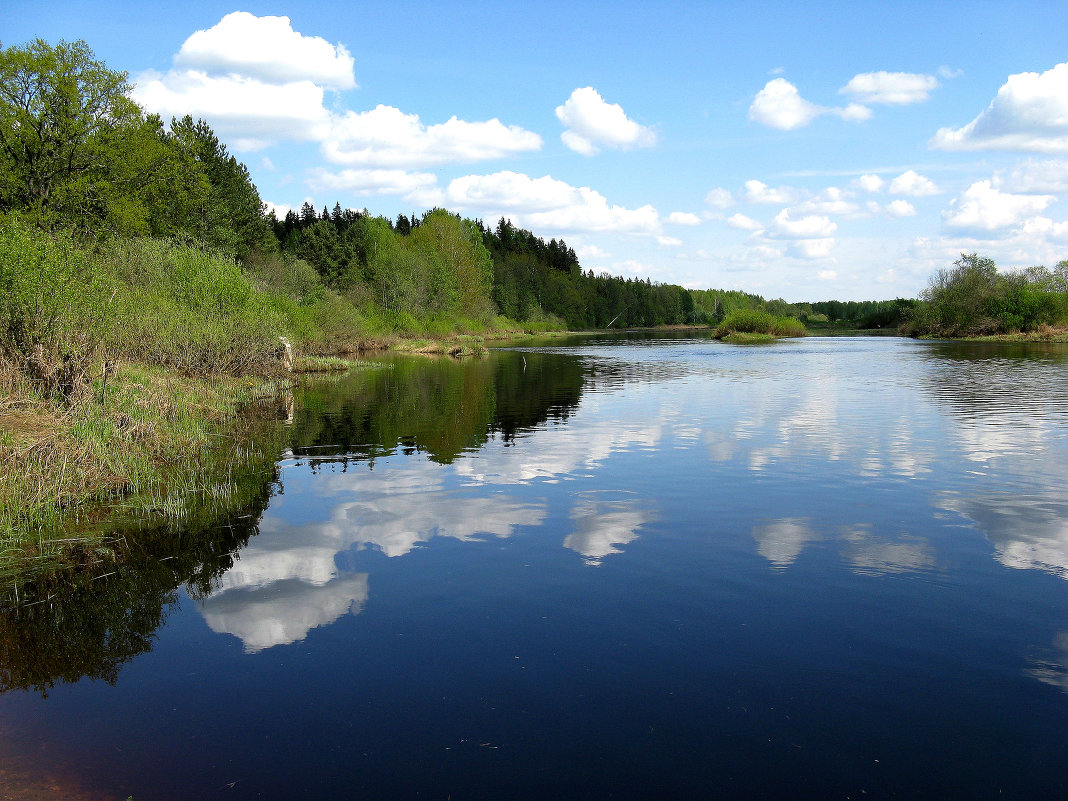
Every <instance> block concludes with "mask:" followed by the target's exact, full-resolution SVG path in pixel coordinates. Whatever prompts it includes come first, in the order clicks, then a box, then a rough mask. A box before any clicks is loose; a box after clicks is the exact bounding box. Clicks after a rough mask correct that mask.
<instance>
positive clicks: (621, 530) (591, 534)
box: [564, 493, 654, 566]
mask: <svg viewBox="0 0 1068 801" xmlns="http://www.w3.org/2000/svg"><path fill="white" fill-rule="evenodd" d="M653 518H654V515H653V513H652V512H651V511H650V510H649V509H645V508H642V506H641V502H640V501H639V500H637V499H627V500H619V499H612V498H604V497H598V494H596V493H590V494H587V495H585V496H583V497H579V499H578V500H577V501H576V503H575V505H574V506H573V507H572V509H571V521H572V523H573V524H574V530H573V531H572V532H571V533H570V534H568V535H567V537H566V538H565V539H564V547H565V548H570V549H571V550H572V551H576V552H577V553H580V554H582V555H583V556H584V557H585V559H586V564H588V565H594V566H596V565H600V564H601V562H602V561H603V560H604V558H605V557H606V556H610V555H612V554H618V553H623V551H621V550H620V548H619V547H618V546H623V545H627V544H628V543H631V542H633V541H634V540H636V539H637V538H638V529H639V528H641V527H642V526H643V525H645V524H646V523H648V522H650V521H651V520H653Z"/></svg>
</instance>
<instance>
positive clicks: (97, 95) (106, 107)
mask: <svg viewBox="0 0 1068 801" xmlns="http://www.w3.org/2000/svg"><path fill="white" fill-rule="evenodd" d="M129 90H130V87H129V85H128V84H127V83H126V74H125V73H122V72H116V71H115V70H110V69H108V68H107V67H106V66H105V65H104V63H103V62H101V61H98V60H96V59H95V58H94V57H93V53H92V51H91V50H90V49H89V47H88V45H86V44H85V42H82V41H78V42H75V43H73V44H68V43H67V42H62V41H61V42H60V43H59V44H58V45H56V46H54V47H53V46H51V45H49V44H48V43H47V42H45V41H43V40H41V39H36V40H34V41H33V42H31V43H30V44H28V45H25V46H23V47H10V48H6V49H2V50H0V207H2V208H5V209H24V210H26V211H27V212H29V213H30V214H31V215H32V216H34V217H35V218H38V219H40V220H42V221H43V222H45V223H47V224H53V223H54V222H55V218H56V217H57V216H62V215H66V216H68V217H69V216H71V215H76V214H77V215H84V216H86V217H89V218H94V219H97V220H100V219H106V218H107V217H109V216H113V213H114V210H113V209H112V208H111V206H112V205H113V204H114V203H116V199H115V195H116V194H117V193H118V192H119V191H120V189H119V188H118V187H115V186H113V185H111V183H110V179H111V178H112V177H114V174H115V172H116V170H117V168H119V167H121V163H122V160H123V159H124V158H125V157H126V156H127V151H128V150H129V148H128V147H127V145H128V144H129V142H130V140H131V139H133V138H136V137H135V135H136V132H137V131H138V129H139V127H140V125H141V123H142V116H141V111H140V109H139V108H138V107H137V105H136V104H135V103H134V102H133V101H132V100H130V98H129V97H128V94H129ZM120 205H121V204H120Z"/></svg>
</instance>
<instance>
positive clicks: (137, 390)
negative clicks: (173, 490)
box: [0, 363, 280, 553]
mask: <svg viewBox="0 0 1068 801" xmlns="http://www.w3.org/2000/svg"><path fill="white" fill-rule="evenodd" d="M279 386H280V385H279V384H271V383H269V382H264V381H262V380H259V379H238V378H224V377H217V378H215V379H213V380H212V381H210V382H209V381H204V380H198V379H191V378H182V377H180V376H176V375H174V374H173V373H168V372H166V371H165V370H163V369H160V368H155V367H147V366H139V365H133V364H127V363H122V364H120V365H118V367H117V369H116V372H115V375H114V376H112V377H111V378H110V379H109V380H108V382H107V384H106V386H105V385H104V383H103V382H102V381H99V380H98V381H97V382H95V383H94V384H93V385H92V386H91V387H90V390H89V392H88V396H87V398H86V399H85V400H83V401H82V402H79V403H76V404H73V405H65V404H58V403H56V402H53V401H49V400H47V399H44V398H40V397H37V398H36V399H34V398H33V397H32V396H28V397H27V399H26V400H25V401H24V403H23V404H22V405H21V406H18V407H15V408H7V409H3V410H0V430H2V432H3V436H2V437H0V550H15V551H21V552H27V553H29V552H43V551H46V550H48V549H49V545H48V543H47V542H46V541H45V540H44V539H43V536H44V535H43V534H42V532H43V531H45V530H46V529H48V528H50V527H53V526H55V525H56V524H57V523H58V522H59V520H60V519H61V518H63V517H65V516H67V515H69V514H70V513H71V512H72V511H74V510H77V509H83V508H87V506H88V505H90V504H93V503H94V502H100V501H103V500H107V499H109V498H114V497H117V496H120V495H121V496H132V495H135V494H137V493H140V492H145V491H149V490H151V489H153V488H158V487H160V486H161V485H162V484H164V483H166V482H165V474H166V473H167V470H168V469H169V468H168V466H169V465H174V464H178V463H179V462H186V463H190V464H192V463H195V462H196V461H197V459H198V458H199V457H200V455H201V454H203V453H205V452H207V451H208V450H210V449H211V448H213V447H216V446H217V445H218V430H219V429H220V428H221V427H222V426H223V425H224V424H225V423H226V422H227V421H228V420H231V419H233V418H234V417H235V415H236V414H237V413H238V411H239V410H240V409H241V408H243V407H244V406H246V405H247V404H249V403H250V402H251V401H252V400H253V399H254V398H256V397H257V396H262V395H264V394H271V393H273V392H275V391H276V390H277V389H278V388H279Z"/></svg>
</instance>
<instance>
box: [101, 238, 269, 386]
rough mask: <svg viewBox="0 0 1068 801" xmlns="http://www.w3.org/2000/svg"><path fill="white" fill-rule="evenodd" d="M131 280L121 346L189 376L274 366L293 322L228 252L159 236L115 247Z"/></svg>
mask: <svg viewBox="0 0 1068 801" xmlns="http://www.w3.org/2000/svg"><path fill="white" fill-rule="evenodd" d="M106 258H107V260H108V263H109V266H110V268H111V269H112V270H113V271H114V273H115V275H116V277H117V278H118V279H119V280H120V281H121V282H122V283H123V284H125V285H126V291H125V292H123V293H121V311H122V316H123V320H124V324H123V326H122V327H121V329H120V330H116V336H115V338H114V340H113V345H114V347H115V349H116V350H117V351H118V352H120V353H122V354H123V355H125V356H127V357H129V358H132V359H136V360H143V361H146V362H148V363H151V364H160V365H165V366H168V367H172V368H175V369H177V370H180V371H181V372H183V373H186V374H189V375H207V374H211V373H218V372H225V373H230V374H234V375H242V374H247V373H262V372H269V371H270V370H271V369H272V367H273V366H274V365H275V363H276V362H277V357H276V352H277V348H278V337H279V335H281V334H283V333H286V332H287V328H288V327H287V325H286V321H285V319H284V316H283V314H282V313H281V311H280V309H279V308H278V305H277V304H276V303H274V302H272V299H271V298H270V297H269V296H268V295H267V294H265V293H263V292H261V291H259V290H258V289H257V288H256V287H255V286H254V285H253V283H252V281H251V280H250V279H249V278H248V276H246V275H245V274H244V273H242V271H241V268H240V267H239V266H238V265H237V264H236V263H235V262H234V261H233V259H231V258H228V257H226V256H223V255H220V254H216V253H212V252H210V251H204V250H200V249H198V248H195V247H190V246H187V245H181V244H177V243H173V242H166V241H163V240H156V239H129V240H119V241H114V242H112V243H110V244H109V245H108V249H107V251H106Z"/></svg>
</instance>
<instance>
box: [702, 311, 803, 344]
mask: <svg viewBox="0 0 1068 801" xmlns="http://www.w3.org/2000/svg"><path fill="white" fill-rule="evenodd" d="M737 334H766V335H768V336H770V337H803V336H805V326H804V325H803V324H802V323H801V321H800V320H798V319H796V318H793V317H776V316H775V315H773V314H769V313H768V312H766V311H761V310H759V309H739V310H736V311H732V312H731V313H730V314H728V315H727V317H726V319H725V320H724V321H723V322H722V323H720V324H719V325H718V326H717V327H716V330H715V332H714V333H713V334H712V336H714V337H715V338H716V339H725V338H727V337H729V336H731V335H737Z"/></svg>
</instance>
